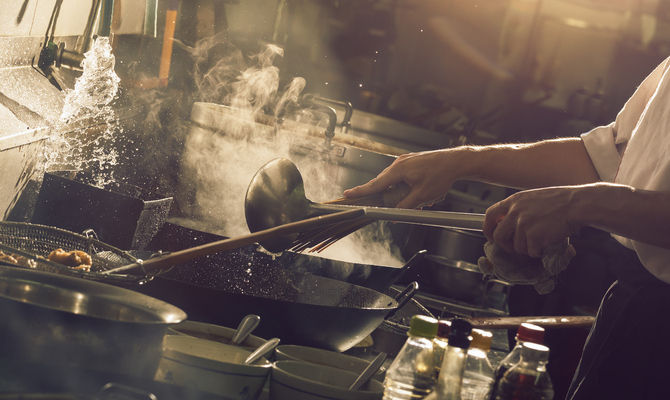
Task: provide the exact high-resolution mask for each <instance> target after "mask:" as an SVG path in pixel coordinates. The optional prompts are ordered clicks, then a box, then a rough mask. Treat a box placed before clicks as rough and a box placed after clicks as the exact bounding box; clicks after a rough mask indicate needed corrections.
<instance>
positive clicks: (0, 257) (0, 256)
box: [0, 250, 19, 264]
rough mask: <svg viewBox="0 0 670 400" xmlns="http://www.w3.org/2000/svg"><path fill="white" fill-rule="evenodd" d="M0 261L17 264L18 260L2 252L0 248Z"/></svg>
mask: <svg viewBox="0 0 670 400" xmlns="http://www.w3.org/2000/svg"><path fill="white" fill-rule="evenodd" d="M0 261H4V262H8V263H11V264H18V263H19V262H18V261H17V260H16V258H14V257H12V256H11V255H10V254H7V253H4V252H3V251H2V250H0Z"/></svg>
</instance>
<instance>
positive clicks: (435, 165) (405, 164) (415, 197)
mask: <svg viewBox="0 0 670 400" xmlns="http://www.w3.org/2000/svg"><path fill="white" fill-rule="evenodd" d="M451 164H454V162H451V161H450V160H449V155H448V150H435V151H424V152H419V153H409V154H403V155H401V156H399V157H398V158H397V159H396V160H395V161H394V162H393V164H391V165H390V166H388V167H387V168H386V169H384V170H383V171H382V172H381V173H380V174H379V175H377V177H376V178H373V179H372V180H370V181H369V182H368V183H366V184H364V185H360V186H356V187H355V188H352V189H349V190H345V191H344V196H345V197H347V198H354V197H359V196H366V195H370V194H374V193H378V192H381V191H383V190H385V189H386V188H388V187H389V186H391V185H395V184H398V183H400V182H404V183H406V184H407V185H408V186H409V187H410V192H409V194H408V195H407V196H406V197H405V198H404V199H402V200H401V201H400V202H399V203H398V204H397V205H396V207H399V208H416V207H419V206H423V205H429V204H432V203H434V202H436V201H439V200H441V199H442V198H444V195H445V194H446V193H447V191H448V190H449V188H450V187H451V185H452V183H453V182H454V180H456V179H457V178H458V175H457V173H455V172H456V171H457V168H455V166H453V167H450V165H451Z"/></svg>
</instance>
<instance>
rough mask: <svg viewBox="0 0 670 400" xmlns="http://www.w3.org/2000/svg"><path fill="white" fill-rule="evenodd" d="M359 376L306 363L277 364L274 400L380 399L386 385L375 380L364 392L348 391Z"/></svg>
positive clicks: (272, 385)
mask: <svg viewBox="0 0 670 400" xmlns="http://www.w3.org/2000/svg"><path fill="white" fill-rule="evenodd" d="M357 376H358V374H356V373H353V372H350V371H345V370H342V369H339V368H333V367H328V366H325V365H319V364H314V363H310V362H305V361H291V360H283V361H275V363H274V364H273V365H272V373H271V376H270V400H313V399H336V400H376V399H381V398H382V394H383V393H384V385H383V384H382V383H381V382H380V381H378V380H376V379H371V380H370V381H369V382H368V383H367V384H366V385H365V386H363V387H362V388H361V389H360V390H357V391H350V390H348V388H349V385H351V384H352V383H353V382H354V380H355V379H356V377H357Z"/></svg>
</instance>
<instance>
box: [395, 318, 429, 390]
mask: <svg viewBox="0 0 670 400" xmlns="http://www.w3.org/2000/svg"><path fill="white" fill-rule="evenodd" d="M436 334H437V320H436V319H435V318H431V317H427V316H425V315H415V316H413V317H412V320H411V321H410V325H409V332H408V336H409V337H408V338H407V341H405V344H404V345H403V347H402V349H400V352H399V353H398V355H397V356H396V358H395V359H394V360H393V362H392V363H391V366H390V367H389V369H388V371H387V372H386V378H385V379H384V400H405V399H422V398H424V397H425V396H426V395H427V394H428V393H430V392H431V391H432V390H433V388H434V386H435V355H434V354H433V339H434V338H435V335H436Z"/></svg>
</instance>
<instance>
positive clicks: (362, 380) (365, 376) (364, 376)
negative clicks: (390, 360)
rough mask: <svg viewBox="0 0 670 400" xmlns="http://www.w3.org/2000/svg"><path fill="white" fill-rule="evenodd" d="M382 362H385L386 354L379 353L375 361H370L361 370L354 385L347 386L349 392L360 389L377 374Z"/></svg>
mask: <svg viewBox="0 0 670 400" xmlns="http://www.w3.org/2000/svg"><path fill="white" fill-rule="evenodd" d="M384 361H386V353H384V352H381V353H379V354H377V357H375V359H374V360H372V361H371V362H370V364H368V366H367V367H366V368H365V369H364V370H363V372H361V374H360V375H358V377H357V378H356V380H355V381H354V383H352V384H351V385H350V386H349V390H352V391H356V390H358V389H360V388H361V387H362V386H363V385H365V384H366V383H367V382H368V381H369V380H370V378H372V376H373V375H374V374H375V373H376V372H377V370H378V369H379V367H381V366H382V364H384Z"/></svg>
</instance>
